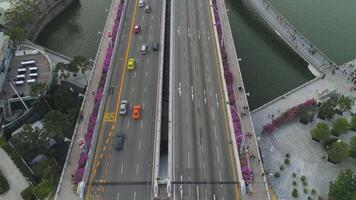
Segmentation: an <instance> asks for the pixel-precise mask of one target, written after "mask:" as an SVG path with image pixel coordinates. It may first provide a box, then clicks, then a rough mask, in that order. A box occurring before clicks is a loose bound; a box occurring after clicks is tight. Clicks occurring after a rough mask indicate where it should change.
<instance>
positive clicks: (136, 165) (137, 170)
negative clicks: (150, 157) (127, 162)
mask: <svg viewBox="0 0 356 200" xmlns="http://www.w3.org/2000/svg"><path fill="white" fill-rule="evenodd" d="M136 174H138V163H137V165H136ZM220 180H221V179H220Z"/></svg>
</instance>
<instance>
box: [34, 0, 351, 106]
mask: <svg viewBox="0 0 356 200" xmlns="http://www.w3.org/2000/svg"><path fill="white" fill-rule="evenodd" d="M226 1H227V2H226V3H227V6H228V8H229V17H230V23H231V28H232V31H233V34H234V40H235V45H236V48H237V54H238V56H239V57H240V58H242V61H241V62H240V66H241V71H242V76H243V80H244V82H245V87H246V91H248V92H249V93H250V96H249V97H248V100H249V104H250V107H251V108H256V107H258V106H261V105H263V104H264V103H267V102H268V101H270V100H272V99H274V98H276V97H278V96H280V95H281V94H283V93H285V92H287V91H289V90H291V89H293V88H295V87H297V86H299V85H301V84H303V83H305V82H307V81H308V80H311V79H312V78H313V76H312V75H311V73H310V72H309V71H308V69H307V63H306V62H305V61H303V60H302V59H301V58H300V57H299V56H298V55H297V54H295V53H294V52H293V51H292V50H291V49H290V48H289V47H288V46H287V45H286V44H284V42H283V41H281V40H280V39H279V38H278V37H277V36H276V35H275V34H274V33H273V32H272V31H271V30H270V29H269V28H268V27H267V26H266V25H265V24H263V23H261V21H260V19H259V17H258V16H256V15H255V14H253V13H252V12H251V11H250V10H248V9H246V7H245V6H244V4H243V3H242V2H241V0H226ZM271 2H272V4H273V5H274V6H275V7H276V8H277V9H278V10H279V11H280V12H281V14H282V15H283V16H284V17H286V18H287V19H288V20H289V21H290V22H291V23H292V24H293V25H294V26H295V27H296V28H297V29H298V31H300V32H302V33H303V34H304V35H305V36H306V37H307V38H308V39H309V40H310V41H311V42H312V43H314V45H316V46H317V47H318V48H319V49H320V50H321V51H323V52H324V53H325V54H326V55H327V56H329V57H330V58H331V59H332V60H334V61H335V62H336V63H337V64H343V63H345V62H347V61H349V60H351V59H354V58H355V57H356V37H355V36H356V26H355V23H354V22H353V20H354V19H356V12H355V10H356V1H354V0H343V1H335V0H313V1H310V0H298V1H295V0H271ZM110 3H111V0H100V1H98V0H80V3H75V4H74V5H73V6H72V7H71V8H69V9H68V10H67V11H65V12H64V13H63V14H62V15H61V16H60V17H58V18H57V19H56V20H55V21H54V22H53V23H51V25H49V26H48V27H46V28H45V30H44V31H43V32H42V33H41V34H40V36H39V38H38V40H37V42H38V43H39V44H41V45H43V46H46V47H48V48H50V49H53V50H55V51H58V52H60V53H62V54H64V55H67V56H70V57H73V56H75V55H84V56H86V57H88V58H92V59H94V58H95V54H96V51H97V48H98V44H99V41H100V34H98V32H100V31H102V29H103V27H104V23H105V20H106V16H107V10H106V9H108V7H109V6H110Z"/></svg>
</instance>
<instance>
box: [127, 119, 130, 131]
mask: <svg viewBox="0 0 356 200" xmlns="http://www.w3.org/2000/svg"><path fill="white" fill-rule="evenodd" d="M129 127H130V121H127V126H126V129H129Z"/></svg>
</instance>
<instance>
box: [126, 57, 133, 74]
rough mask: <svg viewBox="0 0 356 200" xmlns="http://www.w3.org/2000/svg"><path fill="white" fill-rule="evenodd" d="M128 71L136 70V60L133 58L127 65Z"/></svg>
mask: <svg viewBox="0 0 356 200" xmlns="http://www.w3.org/2000/svg"><path fill="white" fill-rule="evenodd" d="M127 69H128V70H129V71H133V70H135V59H133V58H130V59H129V62H128V63H127Z"/></svg>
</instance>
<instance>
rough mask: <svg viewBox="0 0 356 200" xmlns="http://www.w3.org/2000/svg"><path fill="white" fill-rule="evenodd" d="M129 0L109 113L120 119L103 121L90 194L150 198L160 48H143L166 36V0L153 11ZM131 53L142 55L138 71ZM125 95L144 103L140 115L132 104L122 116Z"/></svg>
mask: <svg viewBox="0 0 356 200" xmlns="http://www.w3.org/2000/svg"><path fill="white" fill-rule="evenodd" d="M127 3H128V6H127V12H126V15H127V16H126V18H125V20H124V21H123V27H122V28H123V29H122V30H123V34H122V35H121V36H120V37H121V39H120V40H119V41H121V42H122V43H120V44H119V48H118V51H117V54H116V55H114V56H115V60H114V65H113V66H114V70H113V73H112V76H111V77H108V78H111V81H110V87H111V88H112V89H111V90H109V91H111V94H109V96H108V98H107V99H106V107H105V113H114V115H116V121H113V122H108V121H106V122H105V121H104V123H103V124H102V130H101V135H99V137H100V138H99V142H98V145H99V147H98V149H97V151H96V155H97V157H98V158H97V161H94V166H97V168H96V169H95V170H94V173H92V174H91V175H92V176H93V179H94V180H93V182H92V183H91V184H92V187H90V188H89V190H90V191H89V192H90V195H89V199H130V198H133V199H136V198H137V199H150V195H151V184H150V182H151V180H152V170H153V166H152V162H153V146H154V145H153V142H154V140H153V139H154V130H155V120H156V119H155V117H153V116H155V111H156V109H155V108H156V105H155V103H156V96H157V95H156V94H157V82H158V80H157V79H158V63H159V53H158V52H154V51H152V48H151V47H150V49H149V51H148V53H147V54H146V55H143V54H141V52H140V47H141V45H142V44H149V45H150V46H151V44H152V43H153V42H159V41H160V37H161V35H160V27H161V12H160V10H161V6H162V2H161V1H155V0H147V1H146V4H150V6H151V9H152V11H151V12H150V13H145V12H144V8H138V7H137V2H136V1H127ZM134 24H140V25H141V26H142V30H141V33H139V34H134V33H132V30H133V25H134ZM162 48H163V47H162V46H161V47H160V51H162V50H163V49H162ZM129 58H134V59H135V60H136V69H135V70H134V71H127V67H126V65H127V60H128V59H129ZM123 99H125V100H128V101H129V103H130V106H131V108H132V106H133V105H141V108H142V111H141V119H140V120H138V121H135V120H132V118H131V111H132V109H131V108H130V109H129V112H128V114H127V115H126V116H118V115H117V114H118V113H117V106H118V102H120V100H123ZM119 132H120V133H123V134H125V137H126V142H125V148H124V150H122V151H116V150H114V140H115V136H116V135H117V134H118V133H119ZM94 168H95V167H94ZM96 183H104V184H98V185H96Z"/></svg>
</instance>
